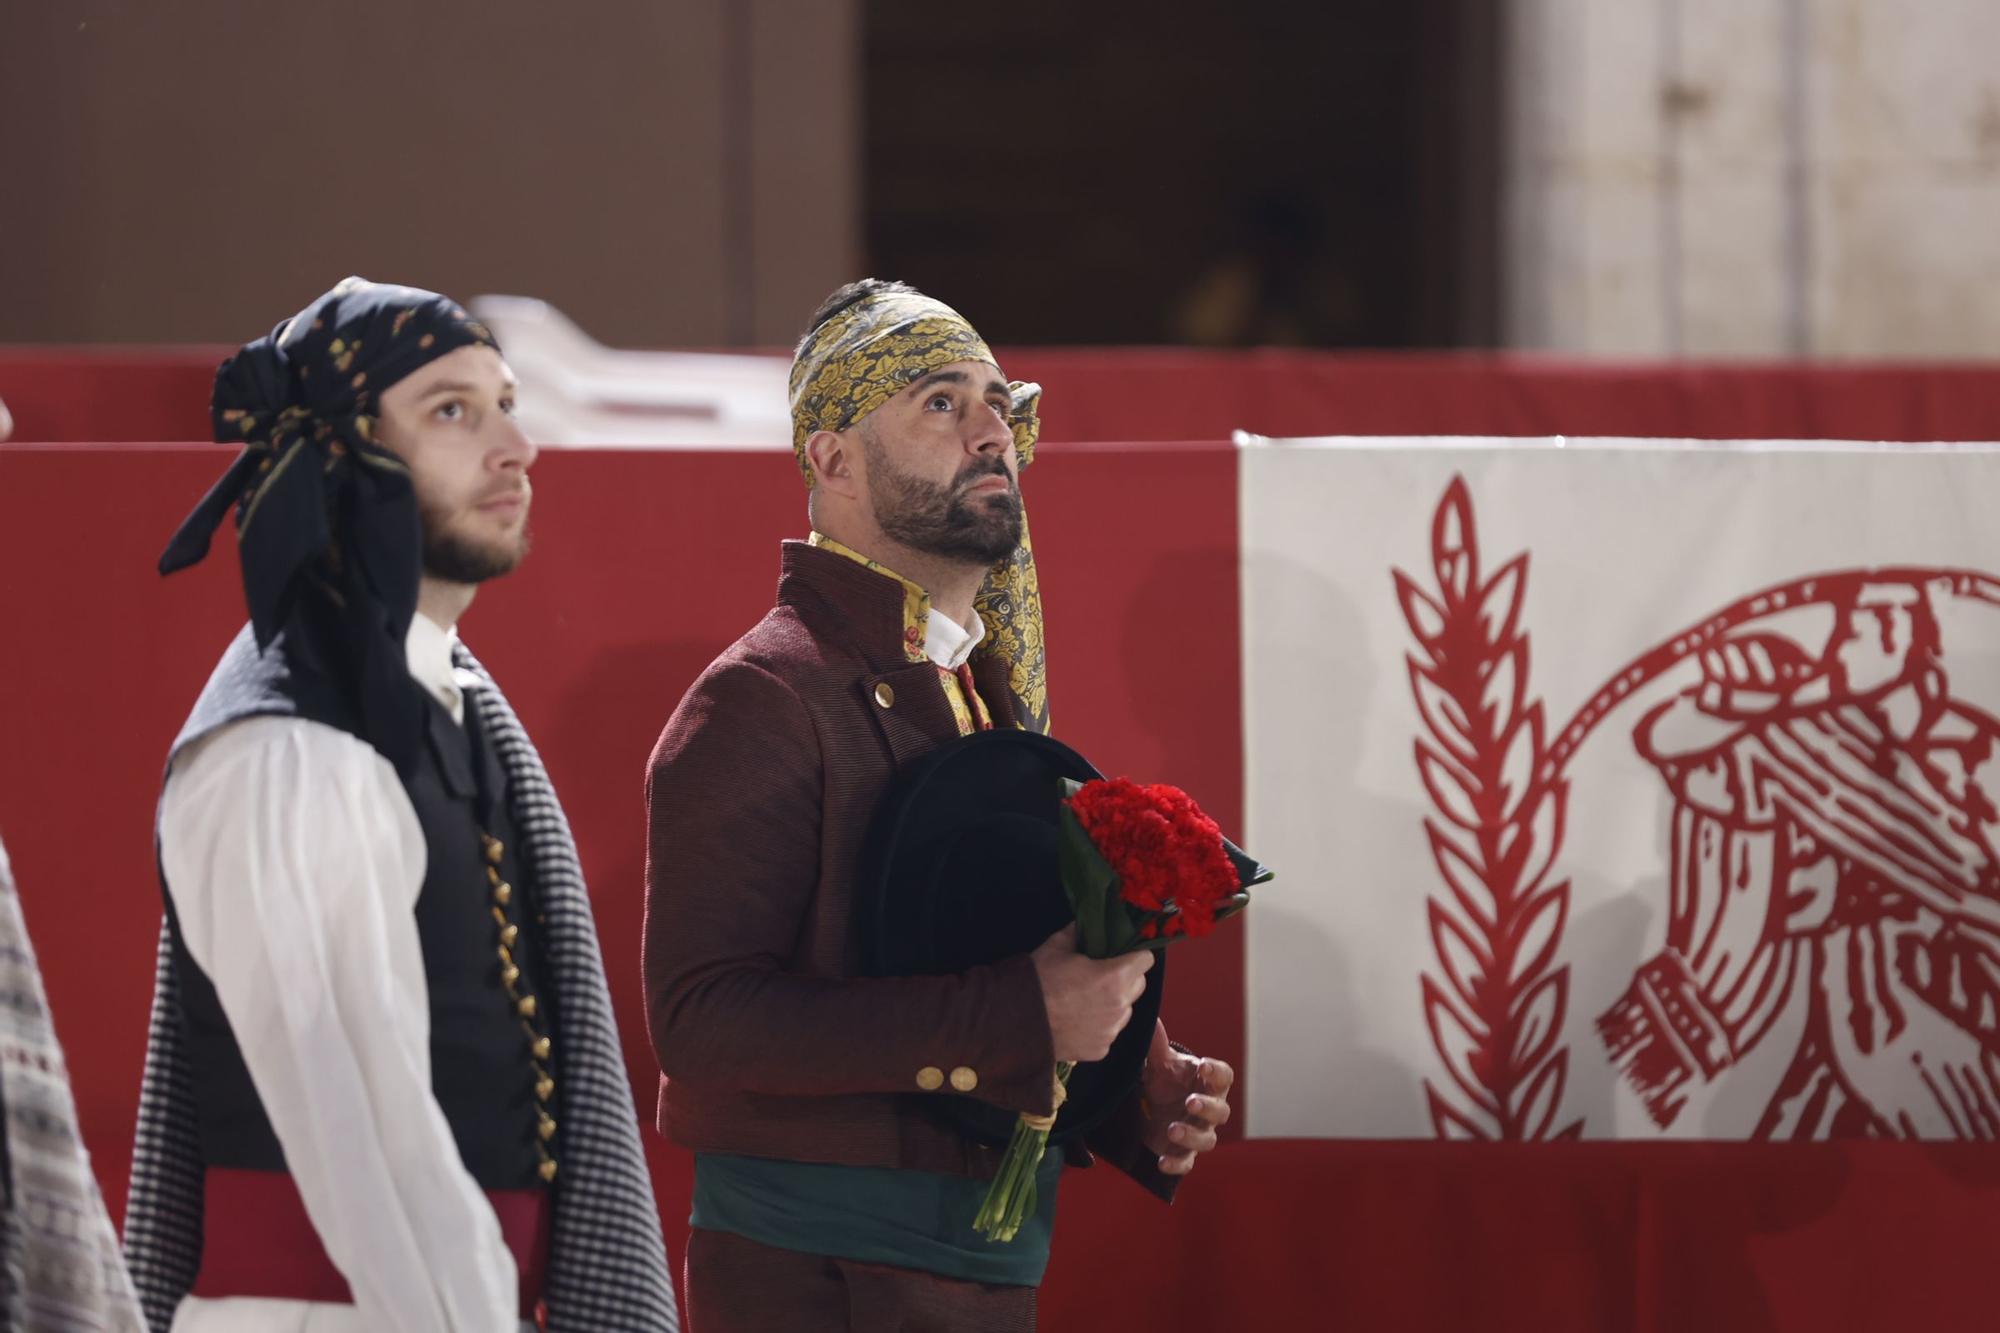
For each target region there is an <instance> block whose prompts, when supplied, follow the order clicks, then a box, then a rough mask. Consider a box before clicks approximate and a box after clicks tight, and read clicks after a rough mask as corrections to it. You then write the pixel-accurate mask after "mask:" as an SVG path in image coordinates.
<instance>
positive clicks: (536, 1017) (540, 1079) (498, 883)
mask: <svg viewBox="0 0 2000 1333" xmlns="http://www.w3.org/2000/svg"><path fill="white" fill-rule="evenodd" d="M479 836H480V837H481V838H483V839H484V840H485V845H486V880H487V883H488V884H490V885H491V886H492V889H493V924H494V925H496V926H498V927H499V928H500V947H499V950H498V953H499V956H500V985H501V986H502V987H503V988H505V990H506V992H507V998H508V999H509V1000H511V1001H513V1003H514V1016H515V1017H516V1018H518V1019H519V1020H520V1022H521V1031H522V1032H523V1033H524V1034H526V1036H527V1039H528V1063H529V1065H530V1066H531V1067H532V1068H533V1069H534V1071H535V1101H536V1102H537V1103H539V1104H538V1105H537V1106H536V1107H535V1119H536V1124H535V1133H536V1136H537V1137H536V1141H535V1155H536V1157H538V1158H539V1159H540V1164H539V1165H538V1166H537V1167H536V1170H538V1171H539V1172H540V1173H541V1177H542V1179H543V1180H549V1181H552V1180H554V1179H555V1178H556V1159H555V1158H554V1157H553V1156H551V1155H550V1153H549V1149H548V1144H549V1141H550V1140H551V1139H553V1138H555V1136H556V1121H555V1117H554V1116H552V1115H550V1114H549V1111H548V1106H549V1101H550V1099H551V1098H553V1097H554V1096H555V1094H556V1081H555V1079H554V1078H552V1077H550V1075H549V1056H550V1053H551V1051H552V1049H553V1048H552V1047H551V1046H550V1044H549V1038H548V1034H547V1033H545V1032H543V1031H542V1030H541V1024H542V1023H543V1022H544V1021H545V1017H544V1015H543V1014H542V1013H541V1006H540V1005H538V1004H537V1003H536V1002H535V997H534V996H532V995H529V994H527V993H525V992H524V991H522V990H521V988H520V981H521V969H520V967H519V966H517V965H516V964H515V962H514V944H515V941H517V940H519V939H520V938H521V928H520V927H519V926H517V925H515V924H514V922H513V921H512V920H510V919H509V917H510V915H511V913H510V911H509V909H510V908H511V906H512V905H513V901H514V886H513V885H511V884H509V883H508V882H507V881H506V880H504V879H502V878H500V858H501V857H502V856H504V855H505V854H506V850H507V849H506V848H505V847H504V846H502V845H501V842H500V840H499V839H498V838H496V837H494V836H493V835H492V834H490V833H487V832H485V831H484V830H481V831H480V834H479Z"/></svg>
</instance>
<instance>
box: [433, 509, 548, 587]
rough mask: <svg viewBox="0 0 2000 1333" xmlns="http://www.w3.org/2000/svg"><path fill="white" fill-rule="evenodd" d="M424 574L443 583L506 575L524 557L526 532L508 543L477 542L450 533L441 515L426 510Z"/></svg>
mask: <svg viewBox="0 0 2000 1333" xmlns="http://www.w3.org/2000/svg"><path fill="white" fill-rule="evenodd" d="M423 524H424V573H426V574H428V575H429V576H430V577H432V578H434V579H443V580H444V581H445V582H447V583H484V582H486V580H488V579H497V578H499V577H500V576H501V575H502V574H510V573H512V572H513V570H514V567H515V566H516V565H518V564H520V563H521V560H522V558H523V557H524V556H526V555H527V554H528V530H527V528H526V527H523V528H522V529H521V532H520V535H519V536H517V537H515V538H514V539H513V540H512V541H493V542H479V541H475V540H473V539H472V538H470V537H467V536H464V535H463V534H461V533H458V532H454V531H453V530H452V528H451V524H450V521H449V520H448V519H446V518H445V517H444V516H443V515H442V514H438V513H436V512H433V511H430V510H426V511H424V515H423Z"/></svg>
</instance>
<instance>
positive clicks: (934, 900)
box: [855, 730, 1167, 1144]
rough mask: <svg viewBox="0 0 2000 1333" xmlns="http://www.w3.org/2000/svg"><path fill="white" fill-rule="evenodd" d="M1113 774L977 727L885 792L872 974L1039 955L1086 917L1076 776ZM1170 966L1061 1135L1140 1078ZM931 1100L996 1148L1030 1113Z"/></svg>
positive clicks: (1080, 1126)
mask: <svg viewBox="0 0 2000 1333" xmlns="http://www.w3.org/2000/svg"><path fill="white" fill-rule="evenodd" d="M1101 776H1103V775H1102V774H1100V773H1099V772H1098V771H1097V770H1096V769H1095V768H1093V767H1091V765H1090V761H1089V760H1087V759H1085V758H1084V757H1083V756H1082V755H1080V754H1078V753H1077V752H1076V751H1075V750H1072V749H1070V748H1069V747H1068V746H1067V745H1064V744H1063V743H1062V742H1060V741H1055V740H1051V739H1049V738H1048V737H1047V736H1042V735H1038V734H1036V733H1034V732H1029V731H1011V730H1009V731H983V732H978V733H976V734H974V735H971V736H967V737H964V738H962V739H960V740H955V741H952V742H950V743H949V744H946V745H943V746H940V747H939V748H938V749H936V750H933V751H932V752H931V753H930V754H928V755H925V756H924V757H923V758H922V759H920V760H918V761H917V762H916V763H914V764H912V765H911V766H910V767H909V768H908V769H906V770H905V771H904V772H903V773H902V774H901V775H900V776H899V778H898V779H897V781H896V782H895V783H894V784H893V785H892V786H891V787H890V789H889V791H888V792H887V794H886V795H885V796H884V797H883V800H882V804H881V806H880V807H879V808H878V812H877V814H876V817H875V823H874V826H873V828H872V829H871V831H870V836H869V841H868V848H867V851H866V853H865V854H864V856H863V859H862V867H861V875H860V877H859V879H858V881H857V889H856V899H855V910H856V912H857V914H858V922H859V927H860V938H861V953H862V960H863V965H864V966H865V967H866V968H867V970H868V971H869V972H870V973H871V974H872V975H875V976H926V975H947V974H952V973H958V972H964V971H966V970H967V969H969V968H974V967H978V966H980V965H982V964H986V963H995V962H998V961H1000V960H1001V959H1003V958H1010V957H1013V956H1014V955H1016V954H1024V953H1032V952H1033V951H1034V950H1035V948H1036V946H1038V945H1040V944H1041V943H1042V941H1044V940H1046V939H1047V938H1048V937H1049V936H1050V935H1053V934H1054V933H1055V932H1056V931H1058V930H1060V929H1062V928H1063V927H1064V926H1065V925H1067V924H1069V923H1070V922H1071V921H1072V920H1074V919H1075V914H1074V912H1073V911H1072V910H1071V908H1070V903H1069V898H1068V896H1067V895H1066V894H1065V893H1064V892H1063V886H1062V876H1061V872H1060V869H1059V864H1058V851H1057V849H1058V840H1059V835H1060V830H1061V819H1060V816H1061V810H1062V801H1063V799H1064V797H1065V795H1066V794H1067V793H1066V791H1065V789H1064V786H1063V779H1065V778H1067V779H1069V780H1071V781H1073V782H1089V781H1091V780H1093V779H1095V778H1099V777H1101ZM1166 963H1167V959H1166V954H1165V951H1164V950H1162V951H1158V955H1157V957H1156V958H1155V959H1154V963H1153V967H1152V970H1151V971H1149V972H1148V973H1147V974H1146V991H1145V994H1143V995H1141V996H1140V997H1139V1000H1138V1002H1137V1003H1135V1004H1134V1005H1133V1006H1132V1021H1131V1022H1129V1023H1127V1024H1126V1025H1125V1030H1124V1031H1123V1032H1121V1033H1119V1034H1118V1038H1117V1040H1115V1041H1114V1042H1112V1044H1111V1050H1110V1052H1109V1053H1108V1054H1107V1055H1106V1056H1105V1057H1104V1059H1102V1060H1098V1061H1094V1062H1092V1063H1090V1064H1081V1065H1078V1066H1076V1068H1075V1069H1074V1070H1073V1071H1072V1072H1071V1073H1070V1077H1069V1096H1068V1099H1067V1100H1065V1101H1064V1103H1063V1105H1062V1108H1061V1110H1059V1111H1058V1112H1057V1114H1056V1121H1055V1126H1054V1128H1053V1129H1051V1130H1050V1131H1049V1139H1050V1141H1051V1142H1061V1141H1063V1140H1065V1139H1069V1138H1074V1137H1076V1136H1077V1135H1079V1134H1082V1133H1084V1132H1085V1131H1087V1130H1089V1129H1090V1128H1092V1127H1093V1126H1095V1125H1097V1124H1098V1123H1099V1122H1101V1121H1102V1120H1103V1119H1104V1118H1105V1117H1106V1116H1108V1115H1110V1114H1111V1112H1112V1111H1114V1110H1116V1109H1117V1107H1118V1106H1119V1105H1120V1103H1122V1102H1123V1101H1124V1099H1125V1098H1126V1097H1128V1096H1129V1095H1131V1094H1132V1092H1133V1090H1134V1089H1135V1088H1136V1087H1137V1086H1138V1082H1139V1076H1140V1074H1141V1073H1143V1072H1144V1070H1145V1065H1146V1052H1147V1049H1148V1047H1149V1046H1150V1045H1151V1043H1152V1039H1153V1023H1154V1020H1155V1019H1157V1018H1158V1017H1159V1014H1160V997H1161V995H1162V994H1163V992H1164V990H1165V987H1166V972H1167V967H1166ZM1050 1073H1051V1074H1053V1073H1054V1071H1053V1070H1051V1071H1050ZM925 1102H926V1104H927V1105H930V1106H933V1107H935V1108H936V1109H937V1111H938V1113H940V1114H942V1115H944V1116H945V1117H947V1118H948V1119H949V1120H950V1121H951V1122H952V1123H953V1124H954V1125H955V1126H956V1127H957V1128H959V1129H960V1130H962V1131H963V1132H965V1133H967V1134H969V1135H971V1136H972V1137H974V1138H977V1139H981V1140H984V1141H987V1142H991V1143H996V1144H1004V1143H1005V1142H1007V1140H1008V1137H1009V1136H1010V1135H1011V1134H1012V1133H1013V1130H1014V1125H1015V1123H1016V1121H1017V1120H1018V1119H1019V1117H1018V1115H1017V1114H1016V1113H1015V1112H1013V1111H1010V1110H1008V1109H1006V1108H1005V1107H1001V1106H996V1105H994V1104H993V1103H991V1102H986V1101H980V1100H979V1099H977V1098H974V1097H965V1096H958V1095H956V1094H943V1095H933V1096H929V1097H926V1098H925Z"/></svg>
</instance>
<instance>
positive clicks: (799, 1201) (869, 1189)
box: [689, 1151, 1062, 1287]
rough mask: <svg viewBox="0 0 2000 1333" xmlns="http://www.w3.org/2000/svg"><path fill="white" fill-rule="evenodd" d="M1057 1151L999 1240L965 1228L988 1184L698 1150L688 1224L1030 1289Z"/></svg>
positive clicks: (1050, 1206) (1058, 1164)
mask: <svg viewBox="0 0 2000 1333" xmlns="http://www.w3.org/2000/svg"><path fill="white" fill-rule="evenodd" d="M1061 1174H1062V1153H1061V1152H1060V1151H1051V1152H1049V1153H1048V1154H1047V1155H1045V1156H1044V1157H1043V1158H1042V1164H1041V1167H1040V1168H1039V1169H1038V1171H1037V1172H1036V1177H1035V1181H1036V1185H1035V1188H1036V1198H1035V1211H1034V1213H1033V1215H1032V1216H1030V1217H1029V1218H1028V1220H1027V1221H1026V1222H1024V1223H1023V1224H1022V1226H1021V1230H1020V1234H1018V1235H1016V1236H1015V1237H1014V1239H1013V1240H1011V1241H1008V1242H1007V1243H1005V1244H996V1243H995V1242H993V1241H990V1240H987V1239H986V1238H985V1237H984V1236H982V1235H980V1234H979V1233H978V1232H976V1231H974V1230H973V1229H972V1219H973V1218H974V1217H976V1216H978V1214H979V1206H980V1204H981V1203H983V1202H985V1199H986V1188H987V1185H988V1183H989V1182H987V1181H984V1180H973V1179H968V1178H965V1177H960V1176H941V1175H933V1174H931V1173H929V1172H925V1171H897V1170H891V1169H889V1168H886V1167H864V1166H829V1165H825V1164H822V1163H818V1162H786V1161H777V1160H773V1159H770V1158H761V1157H736V1156H731V1155H728V1154H724V1153H696V1154H695V1159H694V1212H693V1215H692V1216H691V1217H690V1218H689V1222H690V1224H691V1225H693V1226H697V1227H704V1228H707V1229H708V1230H711V1231H728V1232H733V1233H735V1234H736V1235H739V1236H742V1237H744V1238H745V1239H747V1240H754V1241H756V1242H757V1243H758V1244H760V1245H770V1246H774V1247H776V1248H778V1249H781V1250H797V1251H799V1252H801V1253H805V1254H824V1255H827V1256H828V1257H830V1258H834V1259H854V1260H858V1261H860V1262H862V1263H871V1264H888V1265H891V1266H893V1267H897V1268H912V1269H916V1270H918V1271H920V1272H925V1273H936V1274H938V1275H939V1276H942V1277H949V1278H958V1279H960V1280H962V1281H966V1282H983V1283H987V1284H989V1285H995V1286H1016V1287H1033V1286H1038V1285H1040V1283H1041V1280H1042V1273H1043V1272H1044V1270H1046V1269H1047V1268H1048V1266H1049V1240H1050V1237H1051V1236H1052V1235H1053V1234H1054V1230H1055V1213H1056V1184H1057V1181H1058V1179H1059V1177H1060V1176H1061Z"/></svg>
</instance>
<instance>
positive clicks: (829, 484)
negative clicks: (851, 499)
mask: <svg viewBox="0 0 2000 1333" xmlns="http://www.w3.org/2000/svg"><path fill="white" fill-rule="evenodd" d="M854 453H855V450H854V442H853V441H852V440H851V439H849V438H848V436H847V435H846V434H845V433H843V432H840V431H831V430H816V431H814V432H813V433H812V438H811V439H809V440H807V441H806V461H807V462H808V463H810V464H812V470H813V485H814V488H815V489H818V490H824V491H826V492H827V493H828V494H830V495H841V496H853V495H855V494H858V493H859V491H860V488H861V478H860V476H859V475H858V474H857V471H856V468H855V462H854Z"/></svg>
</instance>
